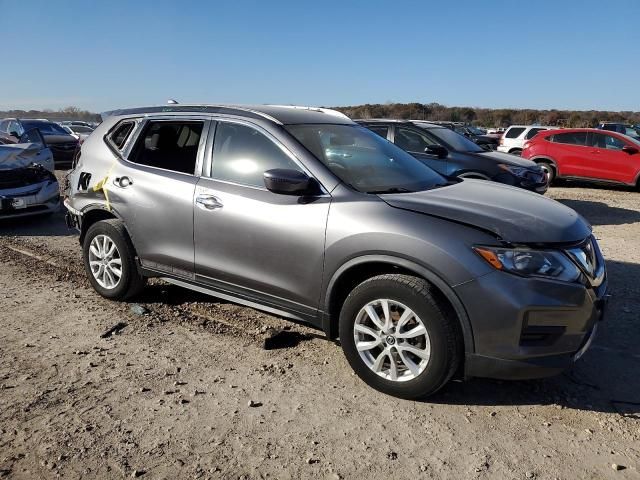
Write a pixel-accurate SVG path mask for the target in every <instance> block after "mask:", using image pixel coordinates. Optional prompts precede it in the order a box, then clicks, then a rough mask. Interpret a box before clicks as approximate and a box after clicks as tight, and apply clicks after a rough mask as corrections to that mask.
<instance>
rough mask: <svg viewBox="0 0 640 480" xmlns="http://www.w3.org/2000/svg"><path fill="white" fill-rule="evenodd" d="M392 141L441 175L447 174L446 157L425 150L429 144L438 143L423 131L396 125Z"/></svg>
mask: <svg viewBox="0 0 640 480" xmlns="http://www.w3.org/2000/svg"><path fill="white" fill-rule="evenodd" d="M393 143H395V144H396V145H397V146H398V147H400V148H401V149H403V150H404V151H406V152H409V153H410V154H411V155H413V156H414V157H416V158H417V159H418V160H420V161H421V162H423V163H424V164H425V165H427V166H428V167H431V168H432V169H434V170H435V171H436V172H438V173H439V174H441V175H445V176H446V175H449V173H448V172H447V159H446V157H445V158H440V157H438V156H437V155H432V154H430V153H427V152H425V149H426V148H427V147H428V146H429V145H439V143H438V142H436V141H435V140H434V139H433V138H431V137H430V136H429V135H428V134H426V133H425V132H422V131H420V130H418V129H415V128H409V127H402V126H396V127H395V131H394V136H393Z"/></svg>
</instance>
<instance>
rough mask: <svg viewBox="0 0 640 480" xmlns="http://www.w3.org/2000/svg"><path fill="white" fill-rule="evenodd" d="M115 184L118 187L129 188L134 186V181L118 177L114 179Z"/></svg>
mask: <svg viewBox="0 0 640 480" xmlns="http://www.w3.org/2000/svg"><path fill="white" fill-rule="evenodd" d="M113 184H114V185H115V186H116V187H120V188H127V187H128V186H129V185H133V180H131V179H130V178H129V177H116V178H114V179H113Z"/></svg>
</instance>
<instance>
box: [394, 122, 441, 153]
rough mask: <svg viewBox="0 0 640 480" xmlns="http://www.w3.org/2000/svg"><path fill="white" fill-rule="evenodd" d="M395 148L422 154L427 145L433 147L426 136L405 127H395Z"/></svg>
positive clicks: (432, 142) (432, 143) (431, 141)
mask: <svg viewBox="0 0 640 480" xmlns="http://www.w3.org/2000/svg"><path fill="white" fill-rule="evenodd" d="M394 143H395V144H396V145H397V146H399V147H400V148H401V149H403V150H406V151H407V152H420V153H422V152H424V149H425V148H427V146H429V145H435V144H436V142H434V141H433V140H431V139H430V138H429V137H428V136H427V135H426V134H424V133H421V132H417V131H416V130H411V129H409V128H405V127H396V135H395V142H394Z"/></svg>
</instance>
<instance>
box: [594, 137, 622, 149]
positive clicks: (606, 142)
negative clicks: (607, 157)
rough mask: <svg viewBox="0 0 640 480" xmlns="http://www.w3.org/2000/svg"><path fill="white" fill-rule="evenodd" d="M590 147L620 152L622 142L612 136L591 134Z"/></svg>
mask: <svg viewBox="0 0 640 480" xmlns="http://www.w3.org/2000/svg"><path fill="white" fill-rule="evenodd" d="M591 146H592V147H596V148H606V149H607V150H622V147H624V142H623V141H622V140H620V139H618V138H616V137H614V136H613V135H606V134H604V133H593V134H592V135H591Z"/></svg>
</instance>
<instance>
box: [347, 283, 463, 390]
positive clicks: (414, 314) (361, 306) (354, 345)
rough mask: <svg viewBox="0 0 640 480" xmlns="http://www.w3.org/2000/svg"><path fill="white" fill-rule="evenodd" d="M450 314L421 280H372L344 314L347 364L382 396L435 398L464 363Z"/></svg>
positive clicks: (352, 297)
mask: <svg viewBox="0 0 640 480" xmlns="http://www.w3.org/2000/svg"><path fill="white" fill-rule="evenodd" d="M447 311H448V308H447V306H445V305H443V303H442V301H441V300H439V299H438V296H437V295H436V294H434V292H433V286H432V285H431V284H430V283H428V282H426V281H425V280H423V279H421V278H417V277H412V276H409V275H396V274H387V275H379V276H376V277H372V278H370V279H368V280H366V281H364V282H363V283H361V284H360V285H358V286H357V287H356V288H354V289H353V291H352V292H351V293H350V294H349V296H348V297H347V299H346V300H345V302H344V304H343V306H342V311H341V312H340V325H339V330H340V332H339V333H340V343H341V345H342V349H343V351H344V354H345V356H346V358H347V361H348V362H349V364H350V365H351V367H352V368H353V370H354V371H355V372H356V374H357V375H358V376H359V377H360V378H361V379H362V380H364V382H365V383H367V384H368V385H369V386H371V387H373V388H375V389H376V390H379V391H381V392H383V393H386V394H389V395H393V396H396V397H400V398H406V399H418V398H424V397H427V396H429V395H432V394H434V393H435V392H437V391H438V390H439V389H440V388H442V387H443V386H444V385H445V384H446V383H447V382H448V381H449V380H450V379H451V377H452V376H453V374H454V373H455V372H456V370H457V368H458V366H459V365H460V362H461V361H462V355H463V349H462V341H461V336H460V334H459V330H458V328H457V326H456V324H455V322H456V319H455V318H451V317H450V316H449V315H448V314H447ZM376 318H377V320H376ZM403 318H404V323H403ZM380 325H381V326H382V327H383V328H379V326H380Z"/></svg>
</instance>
